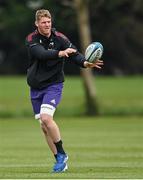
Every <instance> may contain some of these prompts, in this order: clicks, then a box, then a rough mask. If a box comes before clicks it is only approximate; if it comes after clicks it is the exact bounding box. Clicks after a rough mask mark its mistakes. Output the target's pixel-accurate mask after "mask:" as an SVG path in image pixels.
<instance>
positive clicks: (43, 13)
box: [35, 9, 51, 21]
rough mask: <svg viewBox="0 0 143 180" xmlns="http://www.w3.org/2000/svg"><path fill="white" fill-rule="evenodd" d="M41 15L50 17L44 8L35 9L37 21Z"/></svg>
mask: <svg viewBox="0 0 143 180" xmlns="http://www.w3.org/2000/svg"><path fill="white" fill-rule="evenodd" d="M42 17H48V18H50V19H51V14H50V12H49V11H48V10H46V9H39V10H37V11H36V14H35V20H36V21H39V20H40V19H41V18H42Z"/></svg>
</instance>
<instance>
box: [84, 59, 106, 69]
mask: <svg viewBox="0 0 143 180" xmlns="http://www.w3.org/2000/svg"><path fill="white" fill-rule="evenodd" d="M103 65H104V63H103V61H102V60H96V61H95V62H94V63H90V62H88V61H84V66H85V67H86V68H98V69H101V68H102V66H103Z"/></svg>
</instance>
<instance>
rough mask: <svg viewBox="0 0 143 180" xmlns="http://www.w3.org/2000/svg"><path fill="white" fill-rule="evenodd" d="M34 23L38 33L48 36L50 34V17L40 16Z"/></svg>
mask: <svg viewBox="0 0 143 180" xmlns="http://www.w3.org/2000/svg"><path fill="white" fill-rule="evenodd" d="M35 25H36V26H37V28H38V31H39V32H40V34H42V35H44V36H48V37H49V36H50V35H51V28H52V21H51V18H48V17H42V18H41V19H40V20H39V21H36V22H35Z"/></svg>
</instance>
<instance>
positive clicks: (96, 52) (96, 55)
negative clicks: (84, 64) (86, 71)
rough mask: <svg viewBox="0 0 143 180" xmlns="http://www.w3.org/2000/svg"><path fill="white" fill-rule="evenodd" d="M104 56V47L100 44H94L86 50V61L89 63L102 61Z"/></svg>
mask: <svg viewBox="0 0 143 180" xmlns="http://www.w3.org/2000/svg"><path fill="white" fill-rule="evenodd" d="M102 54H103V46H102V44H101V43H100V42H92V43H91V44H90V45H89V46H88V47H87V48H86V50H85V59H86V61H88V62H91V63H94V62H95V61H96V60H97V59H100V58H101V57H102Z"/></svg>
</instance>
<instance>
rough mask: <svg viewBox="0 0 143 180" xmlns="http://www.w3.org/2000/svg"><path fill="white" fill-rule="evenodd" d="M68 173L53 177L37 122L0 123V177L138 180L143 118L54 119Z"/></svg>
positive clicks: (50, 158)
mask: <svg viewBox="0 0 143 180" xmlns="http://www.w3.org/2000/svg"><path fill="white" fill-rule="evenodd" d="M56 121H57V123H58V124H59V126H60V129H61V132H62V136H63V140H64V146H65V149H66V150H67V152H68V154H69V170H68V172H66V173H62V174H53V173H51V169H52V166H53V163H54V158H53V156H52V154H51V152H50V151H49V150H48V147H47V145H46V143H45V140H44V138H43V135H42V133H41V131H40V128H39V124H38V122H36V120H32V119H26V118H21V119H0V178H1V179H8V178H10V179H42V178H43V179H48V178H49V179H54V178H55V179H72V178H73V179H74V178H75V179H78V178H81V179H84V178H86V179H90V178H94V179H100V178H101V179H103V178H110V179H113V178H118V179H119V178H122V179H123V178H127V179H133V178H136V179H137V178H142V177H143V171H142V169H143V143H142V139H143V118H141V117H140V118H139V117H135V116H134V117H130V118H127V117H122V118H121V117H98V118H87V117H86V118H79V117H78V118H62V119H61V118H58V117H57V119H56Z"/></svg>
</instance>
